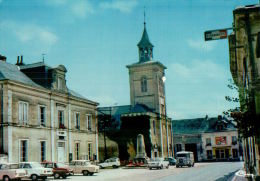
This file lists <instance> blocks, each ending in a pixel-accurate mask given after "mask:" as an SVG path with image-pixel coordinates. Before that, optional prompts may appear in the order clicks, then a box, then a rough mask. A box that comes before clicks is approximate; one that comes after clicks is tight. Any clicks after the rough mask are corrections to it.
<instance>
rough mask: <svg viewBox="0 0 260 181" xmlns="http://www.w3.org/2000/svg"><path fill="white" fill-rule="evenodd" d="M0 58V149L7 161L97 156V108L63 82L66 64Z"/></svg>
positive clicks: (58, 159)
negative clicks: (13, 62)
mask: <svg viewBox="0 0 260 181" xmlns="http://www.w3.org/2000/svg"><path fill="white" fill-rule="evenodd" d="M22 61H23V60H22V57H21V60H20V57H18V60H17V64H16V65H13V64H10V63H7V62H6V61H1V60H0V102H1V107H0V110H1V117H0V118H1V120H0V122H1V142H0V151H1V153H2V154H5V155H7V157H8V161H9V162H24V161H37V162H40V161H44V160H48V161H58V162H69V161H70V160H72V159H90V160H93V159H98V134H97V119H96V108H97V105H98V103H96V102H93V101H90V100H88V99H86V98H84V97H82V96H81V95H79V94H77V93H76V92H74V91H72V90H70V89H68V88H67V85H66V72H67V70H66V68H65V67H64V66H63V65H59V66H58V67H56V68H52V67H49V66H47V65H46V64H44V63H43V62H39V63H34V64H28V65H25V64H24V63H23V62H22Z"/></svg>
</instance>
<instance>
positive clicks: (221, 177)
mask: <svg viewBox="0 0 260 181" xmlns="http://www.w3.org/2000/svg"><path fill="white" fill-rule="evenodd" d="M242 166H243V162H216V163H196V164H195V166H194V167H191V168H176V167H175V166H171V167H170V168H169V169H162V170H149V169H126V168H118V169H101V170H100V173H97V174H95V175H94V176H82V175H75V176H71V177H68V178H67V179H60V180H59V181H74V180H75V181H81V180H82V181H83V180H88V181H101V180H102V181H103V180H105V181H107V180H108V181H109V180H113V181H121V180H123V181H139V180H140V181H153V180H154V181H214V180H216V181H227V180H228V181H231V180H232V178H233V175H234V173H235V172H236V171H237V170H239V169H241V168H242ZM48 180H54V179H52V178H50V179H48Z"/></svg>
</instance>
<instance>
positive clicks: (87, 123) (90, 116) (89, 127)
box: [86, 114, 92, 130]
mask: <svg viewBox="0 0 260 181" xmlns="http://www.w3.org/2000/svg"><path fill="white" fill-rule="evenodd" d="M91 122H92V115H91V114H87V115H86V127H87V129H88V130H91V126H92V124H91Z"/></svg>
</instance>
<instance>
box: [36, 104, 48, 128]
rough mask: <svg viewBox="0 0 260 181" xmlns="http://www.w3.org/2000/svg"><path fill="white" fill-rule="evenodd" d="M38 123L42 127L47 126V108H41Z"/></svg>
mask: <svg viewBox="0 0 260 181" xmlns="http://www.w3.org/2000/svg"><path fill="white" fill-rule="evenodd" d="M38 121H39V124H40V126H46V107H45V106H39V111H38Z"/></svg>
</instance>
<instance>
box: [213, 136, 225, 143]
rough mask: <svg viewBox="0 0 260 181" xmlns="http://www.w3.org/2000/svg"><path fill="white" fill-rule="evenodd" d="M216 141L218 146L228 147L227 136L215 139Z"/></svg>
mask: <svg viewBox="0 0 260 181" xmlns="http://www.w3.org/2000/svg"><path fill="white" fill-rule="evenodd" d="M215 139H216V145H226V144H227V137H226V136H219V137H215Z"/></svg>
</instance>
